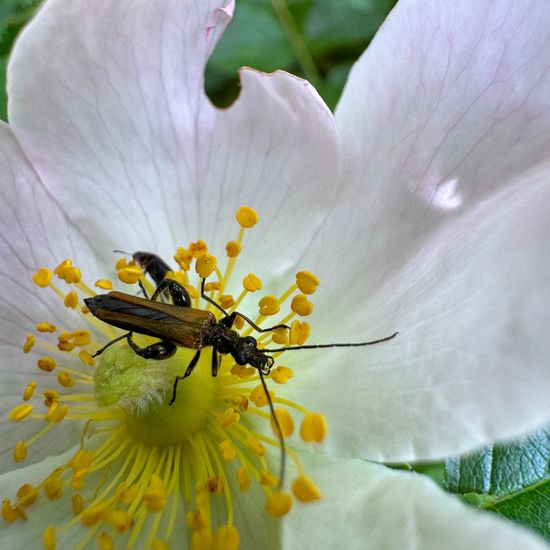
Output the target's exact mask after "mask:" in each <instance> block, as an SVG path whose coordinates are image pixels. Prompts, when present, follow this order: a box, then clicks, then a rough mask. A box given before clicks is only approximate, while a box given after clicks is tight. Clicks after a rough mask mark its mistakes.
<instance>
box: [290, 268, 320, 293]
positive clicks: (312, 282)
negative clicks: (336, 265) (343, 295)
mask: <svg viewBox="0 0 550 550" xmlns="http://www.w3.org/2000/svg"><path fill="white" fill-rule="evenodd" d="M320 283H321V281H320V280H319V279H318V278H317V277H316V276H315V275H313V273H310V272H309V271H299V272H298V273H296V284H297V285H298V288H299V289H300V292H303V293H304V294H313V293H314V292H315V291H316V290H317V287H318V286H319V284H320Z"/></svg>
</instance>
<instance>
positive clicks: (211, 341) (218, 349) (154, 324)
mask: <svg viewBox="0 0 550 550" xmlns="http://www.w3.org/2000/svg"><path fill="white" fill-rule="evenodd" d="M132 258H133V260H134V261H135V262H136V263H138V264H139V265H140V266H141V267H142V268H143V269H144V270H145V271H146V273H147V274H149V275H150V277H151V278H152V279H153V280H154V281H155V283H156V284H157V288H156V290H155V292H154V293H153V295H152V296H151V297H149V296H148V294H147V291H146V289H145V287H144V285H143V284H142V283H141V281H140V287H141V290H142V292H143V293H144V295H145V298H141V297H138V296H132V295H130V294H126V293H124V292H117V291H112V292H109V293H108V294H98V295H97V296H94V297H93V298H85V299H84V302H85V303H86V306H87V307H88V308H89V310H90V312H91V313H92V315H94V316H95V317H97V318H98V319H100V320H101V321H104V322H105V323H108V324H109V325H113V326H115V327H118V328H121V329H123V330H126V331H128V332H127V333H126V334H123V335H122V336H119V337H117V338H115V339H114V340H111V341H110V342H108V343H107V344H106V345H105V346H103V347H102V348H101V349H99V350H98V351H96V353H95V354H94V355H93V356H94V357H96V356H98V355H100V354H101V353H103V352H104V351H105V350H106V349H107V348H108V347H109V346H111V345H112V344H114V343H115V342H118V341H119V340H123V339H126V340H127V342H128V345H129V346H130V347H131V348H132V350H133V351H134V352H135V353H136V354H137V355H139V356H140V357H144V358H145V359H153V360H162V359H167V358H168V357H171V356H172V355H174V354H175V353H176V351H177V349H178V346H180V347H184V348H190V349H195V350H197V352H196V353H195V355H194V356H193V358H192V359H191V362H190V363H189V364H188V365H187V368H186V370H185V372H184V373H183V374H181V375H178V376H176V378H175V380H174V387H173V392H172V397H171V399H170V401H169V402H168V404H169V405H172V404H173V403H174V401H175V400H176V393H177V387H178V383H179V381H180V380H183V379H184V378H187V377H188V376H189V375H190V374H191V373H192V372H193V370H194V369H195V367H196V366H197V363H198V361H199V358H200V356H201V352H202V350H203V348H205V347H211V348H212V363H211V369H212V376H216V375H217V374H218V368H219V364H220V360H219V354H222V355H227V354H229V355H231V356H232V357H233V359H234V360H235V362H236V363H237V364H238V365H250V366H252V367H254V368H255V369H256V370H257V371H258V373H259V376H260V381H261V383H262V386H263V389H264V391H265V394H266V396H267V400H268V403H269V407H270V411H271V416H272V417H273V421H274V423H275V426H276V428H277V431H278V437H279V440H280V444H281V452H282V461H281V475H280V478H279V484H280V485H282V482H283V477H284V457H285V446H284V437H283V435H282V430H281V427H280V425H279V421H278V419H277V416H276V415H275V410H274V407H273V402H272V400H271V396H270V394H269V392H268V389H267V384H266V381H265V377H266V376H268V375H269V373H270V372H271V369H272V367H273V364H274V359H273V357H272V356H271V355H270V354H272V353H277V352H281V351H294V350H300V349H318V348H333V347H356V346H371V345H373V344H379V343H381V342H387V341H388V340H391V339H392V338H395V336H397V334H398V333H397V332H395V333H393V334H392V335H391V336H386V337H385V338H380V339H378V340H372V341H370V342H358V343H345V344H313V345H301V346H289V347H283V348H278V349H258V342H257V341H256V339H255V338H254V337H252V336H244V337H243V336H240V334H239V333H238V332H237V331H236V330H233V328H232V327H233V324H234V322H235V319H236V318H237V316H239V317H241V318H242V319H243V320H244V321H245V322H247V323H248V324H249V325H250V326H251V327H252V328H254V330H256V331H257V332H271V331H273V330H275V329H278V328H286V329H288V328H289V327H288V326H287V325H275V326H273V327H269V328H263V329H262V328H260V327H259V326H258V325H256V324H255V323H254V322H253V321H252V320H251V319H249V318H248V317H246V316H245V315H243V314H242V313H240V312H237V311H234V312H233V313H228V312H227V311H225V309H224V308H223V307H222V306H220V305H219V304H218V303H216V302H215V301H214V300H212V299H211V298H210V297H209V296H207V295H206V294H205V291H204V285H205V279H202V281H201V297H202V298H203V299H204V300H206V301H207V302H208V303H210V304H212V305H213V306H214V307H216V308H217V309H218V310H219V311H221V313H222V314H223V317H222V318H221V319H220V320H219V321H218V320H217V319H216V317H215V316H214V314H213V313H212V312H210V311H206V310H204V309H197V308H193V307H191V298H190V296H189V293H188V292H187V290H186V289H185V288H184V287H183V286H182V285H180V284H179V283H178V282H177V281H174V280H172V279H166V278H165V276H166V274H167V273H168V272H169V271H171V268H170V266H169V265H168V264H167V263H166V262H164V260H162V259H161V258H160V257H159V256H157V255H156V254H153V253H151V252H142V251H138V252H134V254H132ZM159 297H169V298H170V299H171V302H172V303H163V302H159V301H157V300H158V298H159ZM134 332H135V333H138V334H144V335H147V336H152V337H154V338H158V339H159V341H158V342H155V343H153V344H150V345H148V346H145V347H140V346H138V345H137V344H136V343H135V342H134V340H133V338H132V334H133V333H134Z"/></svg>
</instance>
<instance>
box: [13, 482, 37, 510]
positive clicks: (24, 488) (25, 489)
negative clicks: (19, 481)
mask: <svg viewBox="0 0 550 550" xmlns="http://www.w3.org/2000/svg"><path fill="white" fill-rule="evenodd" d="M16 494H17V505H18V506H23V507H25V508H26V507H28V506H30V505H31V504H33V502H35V500H36V499H37V498H38V491H37V490H36V489H35V488H34V487H33V486H32V485H31V484H30V483H25V484H23V485H21V487H19V489H17V493H16Z"/></svg>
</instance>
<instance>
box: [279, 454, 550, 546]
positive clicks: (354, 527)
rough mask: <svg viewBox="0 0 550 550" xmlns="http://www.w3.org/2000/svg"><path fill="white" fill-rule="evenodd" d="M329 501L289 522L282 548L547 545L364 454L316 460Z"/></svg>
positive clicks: (303, 509) (299, 511)
mask: <svg viewBox="0 0 550 550" xmlns="http://www.w3.org/2000/svg"><path fill="white" fill-rule="evenodd" d="M308 462H309V465H308V467H307V470H308V473H309V474H311V476H312V477H313V478H314V479H316V480H317V483H319V484H320V486H321V488H322V492H323V500H321V501H318V502H314V503H311V504H308V505H304V506H298V505H297V506H295V509H294V510H292V512H291V513H290V514H289V515H288V516H287V517H285V519H284V521H283V524H282V525H283V529H284V533H283V547H284V548H346V549H348V550H355V549H357V550H359V549H360V550H369V549H372V550H385V549H387V550H394V549H395V548H422V549H423V550H432V549H433V550H436V549H440V548H445V549H449V550H452V549H457V550H459V549H460V550H462V549H464V548H486V549H495V550H501V549H503V548H525V549H527V548H529V549H535V548H540V549H541V550H542V549H544V548H548V546H547V545H546V544H545V542H544V541H543V540H542V538H539V537H538V536H536V535H535V534H533V533H530V532H528V531H527V530H525V529H523V528H521V527H519V526H515V525H514V524H513V523H512V522H508V521H507V520H504V519H501V518H499V517H498V516H496V515H493V514H490V513H488V512H478V511H475V510H474V509H473V508H470V507H467V506H466V505H464V504H462V503H461V502H459V500H458V498H457V497H455V496H453V495H449V494H446V493H444V492H443V491H442V490H441V489H439V488H438V487H437V486H436V485H435V484H434V483H433V482H432V481H431V480H429V479H427V478H426V477H424V476H420V475H418V474H414V473H404V472H397V471H395V470H389V469H387V468H384V467H383V466H378V465H375V464H369V463H367V462H363V461H359V460H343V459H339V460H330V461H327V460H322V459H319V458H317V459H315V460H312V459H310V460H309V461H308Z"/></svg>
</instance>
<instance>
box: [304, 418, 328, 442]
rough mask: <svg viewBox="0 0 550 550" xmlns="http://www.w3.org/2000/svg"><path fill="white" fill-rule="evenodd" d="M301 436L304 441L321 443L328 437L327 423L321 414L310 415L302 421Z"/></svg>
mask: <svg viewBox="0 0 550 550" xmlns="http://www.w3.org/2000/svg"><path fill="white" fill-rule="evenodd" d="M300 435H301V437H302V439H303V440H304V441H307V442H311V441H315V442H317V443H320V442H321V441H323V439H325V437H326V435H327V421H326V419H325V417H324V416H323V415H322V414H321V413H312V412H310V413H308V414H306V415H305V417H304V419H303V420H302V425H301V426H300Z"/></svg>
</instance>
